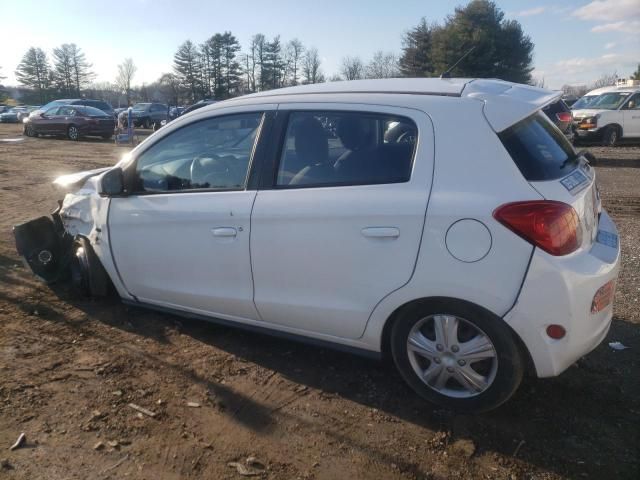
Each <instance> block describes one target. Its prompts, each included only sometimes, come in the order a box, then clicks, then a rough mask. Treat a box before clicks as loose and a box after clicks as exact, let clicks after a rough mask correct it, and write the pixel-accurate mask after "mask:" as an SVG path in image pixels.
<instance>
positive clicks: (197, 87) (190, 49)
mask: <svg viewBox="0 0 640 480" xmlns="http://www.w3.org/2000/svg"><path fill="white" fill-rule="evenodd" d="M200 67H201V65H200V51H199V49H198V47H197V46H196V45H195V44H194V43H193V42H192V41H191V40H187V41H186V42H184V43H183V44H182V45H180V47H179V48H178V51H177V52H176V53H175V55H174V56H173V70H174V71H175V73H176V76H177V77H178V79H179V80H180V83H181V84H182V85H183V86H184V87H185V88H186V89H187V90H188V91H189V92H190V94H191V95H190V96H191V101H193V102H195V101H196V100H197V99H198V97H199V96H200V91H201V84H200V78H201V72H200Z"/></svg>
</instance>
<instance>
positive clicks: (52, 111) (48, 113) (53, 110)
mask: <svg viewBox="0 0 640 480" xmlns="http://www.w3.org/2000/svg"><path fill="white" fill-rule="evenodd" d="M58 110H60V107H52V108H50V109H48V110H45V112H44V115H45V116H47V117H53V116H54V115H58Z"/></svg>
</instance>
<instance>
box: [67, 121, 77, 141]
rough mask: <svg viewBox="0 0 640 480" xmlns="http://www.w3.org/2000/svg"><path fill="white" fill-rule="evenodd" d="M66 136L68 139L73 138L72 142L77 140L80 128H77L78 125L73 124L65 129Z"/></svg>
mask: <svg viewBox="0 0 640 480" xmlns="http://www.w3.org/2000/svg"><path fill="white" fill-rule="evenodd" d="M67 138H69V140H73V141H74V142H75V141H77V140H78V139H79V138H80V130H78V127H76V126H75V125H71V126H70V127H69V128H68V129H67Z"/></svg>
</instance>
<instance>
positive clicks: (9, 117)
mask: <svg viewBox="0 0 640 480" xmlns="http://www.w3.org/2000/svg"><path fill="white" fill-rule="evenodd" d="M26 111H27V107H13V108H10V109H9V110H7V111H6V112H3V113H0V122H2V123H18V122H19V120H18V115H20V114H22V113H25V112H26Z"/></svg>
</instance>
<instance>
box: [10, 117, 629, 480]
mask: <svg viewBox="0 0 640 480" xmlns="http://www.w3.org/2000/svg"><path fill="white" fill-rule="evenodd" d="M19 134H20V129H19V127H18V126H16V125H0V212H1V213H2V215H0V460H1V461H2V463H1V465H0V478H7V479H30V480H31V479H47V480H55V479H83V480H84V479H108V478H111V479H120V478H125V477H126V478H133V479H154V480H164V479H167V480H168V479H225V478H228V479H235V478H244V477H243V476H241V475H240V474H239V473H238V467H233V466H229V465H228V463H229V462H245V461H246V459H247V458H248V457H255V458H256V459H257V461H259V462H260V465H257V464H252V465H250V468H251V469H252V470H249V473H257V474H258V476H259V477H258V478H269V479H296V478H302V479H307V478H308V479H346V478H352V479H361V478H362V479H422V478H426V479H447V478H459V479H467V478H474V479H475V478H504V479H529V478H530V479H558V478H578V479H581V478H593V479H604V478H629V479H631V478H635V479H637V478H640V400H639V398H640V375H639V373H638V367H639V366H640V365H639V363H640V303H639V300H638V299H639V298H640V283H639V282H638V280H639V277H640V147H637V146H636V147H634V146H627V147H619V148H614V149H604V148H592V149H591V150H592V151H593V152H594V153H595V154H596V155H597V156H598V157H599V159H600V161H599V163H598V167H597V170H598V178H599V183H600V189H601V192H602V196H603V199H604V204H605V207H606V208H608V209H609V211H610V212H611V214H612V215H613V217H614V219H615V220H616V222H617V224H618V227H619V229H620V234H621V244H622V248H623V255H624V258H623V270H622V273H621V276H620V280H619V285H618V290H617V295H616V307H615V318H614V321H613V326H612V329H611V332H610V334H609V336H608V337H607V339H606V340H605V342H604V343H603V344H602V345H601V346H600V347H598V348H597V349H596V350H595V351H594V352H592V353H591V354H590V355H588V356H587V357H585V358H584V359H582V360H580V361H579V362H578V363H577V364H576V365H575V366H573V367H571V368H570V369H569V370H568V371H567V372H565V373H564V374H562V375H561V376H560V377H558V378H554V379H544V380H541V379H535V378H528V379H526V380H525V382H524V383H523V385H522V387H521V388H520V390H519V391H518V393H517V394H516V395H515V397H514V398H513V399H512V400H511V401H510V402H508V403H507V404H506V405H504V406H503V407H501V408H499V409H498V410H496V411H494V412H491V413H489V414H485V415H479V416H466V415H455V414H452V413H450V412H448V411H446V410H441V409H437V408H434V407H432V406H431V405H429V404H426V403H424V402H423V401H421V400H420V399H419V398H418V397H417V396H416V395H415V394H413V393H412V392H411V391H410V390H409V389H408V387H405V385H404V384H403V382H402V381H401V379H400V378H399V376H398V375H397V374H396V373H395V372H394V370H393V369H392V368H391V367H390V366H388V365H385V364H381V363H376V362H373V361H369V360H364V359H361V358H357V357H354V356H350V355H347V354H343V353H337V352H334V351H330V350H325V349H320V348H314V347H309V346H305V345H301V344H297V343H293V342H289V341H284V340H276V339H273V338H270V337H266V336H262V335H259V334H252V333H246V332H242V331H239V330H235V329H232V328H228V327H220V326H215V325H211V324H208V323H203V322H196V321H188V320H184V319H181V318H179V317H175V316H171V315H165V314H159V313H154V312H149V311H144V310H141V309H135V308H129V307H125V306H123V305H121V304H119V303H118V301H117V300H102V301H92V300H86V299H82V298H79V297H77V296H75V295H74V294H73V293H72V292H71V291H70V290H69V289H68V288H66V287H64V286H58V287H55V288H51V287H48V286H46V285H43V284H41V283H39V282H38V281H37V280H35V278H34V277H33V276H32V275H31V273H30V272H29V271H27V270H26V269H25V268H24V267H23V266H22V263H21V261H20V259H19V258H18V257H17V255H16V252H15V247H14V244H13V237H12V234H11V227H12V225H14V224H16V223H20V222H22V221H24V220H27V219H30V218H32V217H34V216H38V215H41V214H44V213H47V212H49V211H51V210H52V208H53V207H54V206H55V201H56V200H57V199H58V197H59V194H57V193H56V192H55V191H54V190H53V188H52V187H51V186H50V181H51V180H52V179H53V178H55V177H56V176H58V175H60V174H63V173H70V172H74V171H79V170H86V169H89V168H95V167H99V166H102V165H110V164H113V163H114V162H115V161H116V160H117V159H118V158H119V157H120V156H121V155H123V154H124V153H126V151H127V150H126V148H122V147H115V146H114V145H113V144H112V143H108V142H103V141H92V140H84V141H80V142H77V143H72V142H69V141H67V140H62V139H34V138H27V139H23V140H22V141H17V142H7V141H6V140H7V139H10V138H20V135H19ZM611 341H620V342H622V343H623V344H624V345H626V346H628V347H630V348H629V349H627V350H623V351H616V350H613V349H612V348H610V347H609V346H608V343H609V342H611ZM188 402H195V404H196V405H198V406H189V403H188ZM130 403H134V404H136V405H139V406H141V407H143V408H146V409H149V410H151V411H152V412H154V413H155V416H154V417H150V416H147V415H144V414H139V415H138V412H137V411H136V410H133V409H132V408H130V407H129V406H128V404H130ZM22 432H24V433H25V434H26V443H25V444H24V445H23V446H22V447H21V448H19V449H17V450H14V451H10V450H9V446H10V445H11V444H13V443H14V442H15V441H16V439H17V438H18V436H19V435H20V433H22ZM240 470H242V467H240ZM245 473H247V472H246V471H245Z"/></svg>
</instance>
